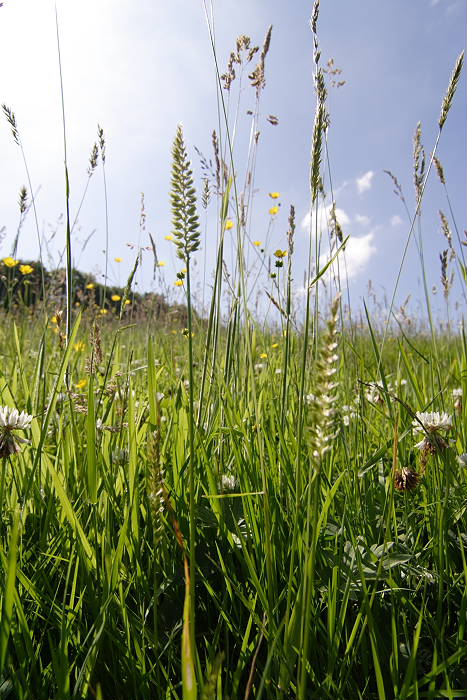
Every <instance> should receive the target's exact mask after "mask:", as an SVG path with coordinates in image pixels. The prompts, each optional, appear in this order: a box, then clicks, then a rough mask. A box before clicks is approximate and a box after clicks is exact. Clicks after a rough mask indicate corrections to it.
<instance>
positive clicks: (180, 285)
mask: <svg viewBox="0 0 467 700" xmlns="http://www.w3.org/2000/svg"><path fill="white" fill-rule="evenodd" d="M174 285H175V286H176V287H183V281H182V280H175V282H174Z"/></svg>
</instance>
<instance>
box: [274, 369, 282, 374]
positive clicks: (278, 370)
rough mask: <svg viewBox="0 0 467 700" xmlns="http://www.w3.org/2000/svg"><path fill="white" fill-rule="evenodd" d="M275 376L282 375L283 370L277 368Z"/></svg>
mask: <svg viewBox="0 0 467 700" xmlns="http://www.w3.org/2000/svg"><path fill="white" fill-rule="evenodd" d="M274 374H282V370H281V368H280V367H277V368H276V370H275V372H274Z"/></svg>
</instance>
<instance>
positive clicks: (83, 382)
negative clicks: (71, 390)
mask: <svg viewBox="0 0 467 700" xmlns="http://www.w3.org/2000/svg"><path fill="white" fill-rule="evenodd" d="M87 383H88V380H87V379H80V380H79V382H76V384H75V387H76V388H77V389H84V387H85V386H86V384H87Z"/></svg>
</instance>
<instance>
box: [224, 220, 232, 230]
mask: <svg viewBox="0 0 467 700" xmlns="http://www.w3.org/2000/svg"><path fill="white" fill-rule="evenodd" d="M233 225H234V224H233V221H232V219H227V221H226V222H225V230H226V231H230V229H231V228H233Z"/></svg>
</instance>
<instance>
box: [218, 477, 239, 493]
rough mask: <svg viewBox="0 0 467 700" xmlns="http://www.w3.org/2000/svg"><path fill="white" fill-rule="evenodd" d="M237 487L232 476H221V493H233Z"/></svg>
mask: <svg viewBox="0 0 467 700" xmlns="http://www.w3.org/2000/svg"><path fill="white" fill-rule="evenodd" d="M236 487H237V480H236V478H235V477H234V476H233V474H222V476H221V489H222V491H234V490H235V489H236Z"/></svg>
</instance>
